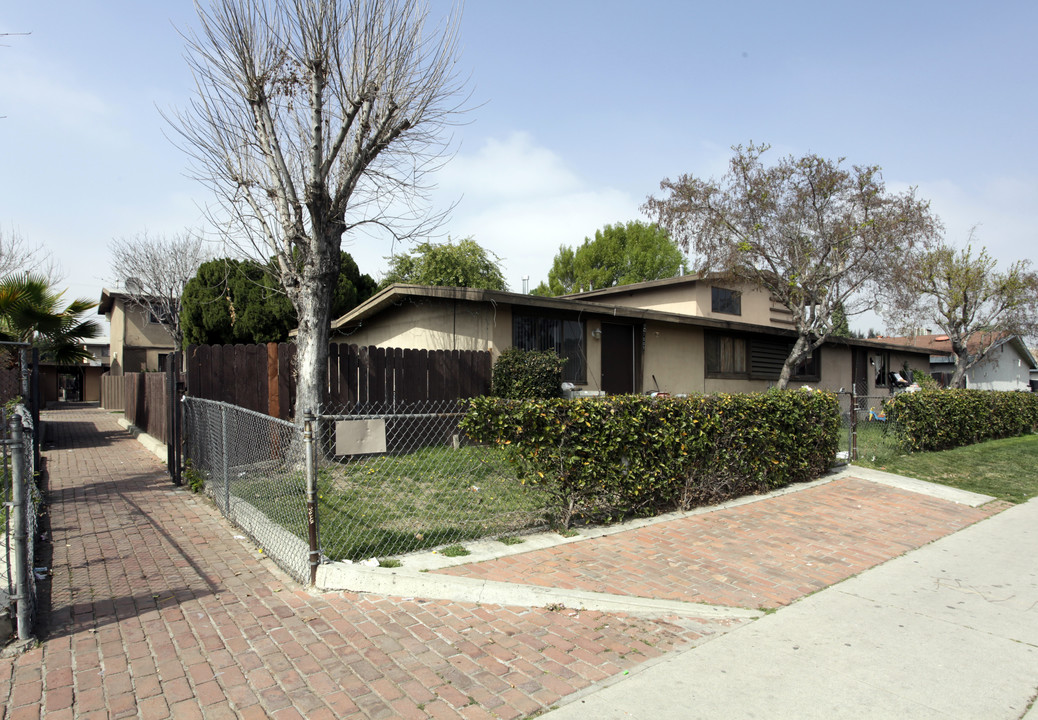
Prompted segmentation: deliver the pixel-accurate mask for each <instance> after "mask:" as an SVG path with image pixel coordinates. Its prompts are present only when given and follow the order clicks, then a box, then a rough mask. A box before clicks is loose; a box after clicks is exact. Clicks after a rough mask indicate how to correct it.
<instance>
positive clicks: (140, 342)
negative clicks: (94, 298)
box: [107, 298, 173, 375]
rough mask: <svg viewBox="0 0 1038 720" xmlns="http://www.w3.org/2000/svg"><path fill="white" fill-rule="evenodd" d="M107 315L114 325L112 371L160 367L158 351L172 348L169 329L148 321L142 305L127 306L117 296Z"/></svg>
mask: <svg viewBox="0 0 1038 720" xmlns="http://www.w3.org/2000/svg"><path fill="white" fill-rule="evenodd" d="M107 318H108V321H109V323H110V325H111V335H110V340H111V343H110V348H111V363H112V370H111V372H112V374H113V375H122V374H123V373H129V372H144V371H155V370H158V369H159V355H161V354H165V353H170V352H173V340H172V338H170V336H169V333H168V332H166V330H165V329H164V328H163V327H162V326H161V325H158V324H156V323H149V322H148V318H147V316H146V315H145V313H144V311H142V310H141V309H140V308H137V307H130V306H127V305H126V303H124V302H123V300H122V299H120V298H116V299H115V301H114V302H113V303H112V311H111V312H110V313H108V315H107Z"/></svg>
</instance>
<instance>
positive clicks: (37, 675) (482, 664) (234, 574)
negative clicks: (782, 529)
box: [0, 407, 709, 720]
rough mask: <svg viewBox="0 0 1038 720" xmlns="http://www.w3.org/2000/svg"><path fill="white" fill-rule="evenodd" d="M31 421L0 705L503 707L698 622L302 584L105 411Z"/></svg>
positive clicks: (629, 656)
mask: <svg viewBox="0 0 1038 720" xmlns="http://www.w3.org/2000/svg"><path fill="white" fill-rule="evenodd" d="M44 422H45V423H46V425H47V426H48V429H49V437H50V439H51V440H52V441H53V443H52V445H50V446H49V447H46V448H45V458H46V468H47V471H48V475H49V493H50V495H49V497H50V507H49V513H50V527H51V539H52V542H53V560H52V572H53V577H52V578H51V580H50V583H49V585H50V588H49V594H50V597H49V600H47V598H46V597H45V598H44V612H43V613H42V617H41V628H40V630H39V636H40V638H41V640H42V642H41V644H40V645H39V646H38V647H36V648H35V649H33V650H31V651H30V652H28V653H26V654H24V655H21V656H19V657H17V658H15V659H3V660H0V718H5V719H6V718H11V719H12V720H14V719H21V718H40V717H46V718H47V719H48V720H64V719H65V718H83V719H86V718H123V717H140V718H149V719H150V718H155V719H159V718H170V717H172V718H202V717H204V718H230V717H243V718H260V717H274V718H300V717H306V718H311V719H319V718H335V717H370V718H424V717H464V718H490V717H501V718H514V717H521V716H524V715H527V714H529V713H533V712H536V711H538V710H541V709H544V708H546V707H548V706H550V705H551V704H553V703H554V702H556V701H557V700H559V699H560V698H561V697H562V696H565V695H567V694H569V693H572V692H574V691H575V690H578V689H580V688H583V687H586V686H588V685H589V684H591V683H594V682H596V681H600V680H602V679H604V678H607V677H609V676H611V675H615V674H617V673H620V672H624V671H626V670H629V669H631V668H634V667H636V666H637V665H639V664H640V663H643V662H644V661H646V660H648V659H651V658H654V657H658V656H660V655H662V654H663V653H666V652H668V651H669V650H671V649H673V648H676V647H679V646H687V645H689V644H691V643H693V642H695V641H696V640H697V638H699V636H700V634H701V633H703V632H708V631H709V626H707V625H705V624H704V625H699V626H694V627H692V626H689V625H682V624H677V623H668V622H666V621H649V620H641V619H634V618H628V617H620V616H616V615H605V614H603V613H597V612H579V613H578V612H576V611H572V610H562V611H551V610H548V609H522V608H504V607H497V606H491V605H467V604H462V603H451V602H444V601H426V600H422V599H414V598H385V597H378V596H370V595H356V594H327V595H321V596H317V595H313V594H310V593H308V592H306V591H304V590H302V589H300V588H299V587H298V586H296V585H294V584H293V583H291V582H289V581H287V580H286V579H285V578H284V576H283V575H282V574H280V573H279V572H277V571H276V570H275V569H274V568H273V567H272V566H271V564H270V561H269V560H267V559H265V558H262V556H260V554H259V553H258V552H257V551H256V549H255V548H253V547H252V546H250V545H248V544H246V543H244V542H242V541H241V540H238V539H236V538H235V535H236V531H235V530H234V529H233V528H232V527H230V526H229V525H228V524H227V523H226V522H225V521H224V520H223V519H222V518H221V517H220V516H219V514H218V513H217V512H216V510H215V509H214V508H213V507H212V506H211V505H210V504H209V503H208V502H207V501H206V500H205V499H203V498H200V497H196V496H193V495H191V494H190V493H188V492H186V491H184V490H176V489H174V488H173V487H172V486H171V485H170V483H169V481H168V479H167V478H166V475H165V472H164V471H163V469H162V466H161V465H160V464H159V463H158V462H157V461H156V460H155V458H154V457H153V456H151V455H150V454H148V453H147V452H146V451H144V450H143V449H142V448H141V446H140V445H139V444H138V443H137V442H136V441H135V440H133V439H131V438H130V437H129V435H128V434H127V433H125V432H124V431H122V430H121V429H119V427H118V425H117V424H116V420H115V416H113V415H112V414H111V413H107V412H104V411H100V410H97V409H93V408H89V407H86V408H76V409H62V410H55V411H50V412H46V413H44ZM47 585H48V583H42V586H43V588H44V592H46V591H47V589H48V588H47ZM693 625H694V624H693Z"/></svg>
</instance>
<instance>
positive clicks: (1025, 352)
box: [881, 334, 1038, 391]
mask: <svg viewBox="0 0 1038 720" xmlns="http://www.w3.org/2000/svg"><path fill="white" fill-rule="evenodd" d="M881 342H884V343H887V344H892V345H898V346H903V347H916V348H919V349H922V350H926V351H927V352H928V353H929V354H930V358H929V362H930V374H932V375H933V376H934V377H937V378H938V380H939V381H942V382H941V384H942V385H947V383H948V382H949V381H950V380H951V376H952V373H953V372H954V371H955V355H954V353H953V352H952V346H951V338H949V337H948V336H947V335H932V334H925V335H913V336H909V337H892V338H883V339H882V340H881ZM981 343H983V345H991V349H990V350H989V351H988V353H987V355H985V356H984V357H983V358H982V359H981V360H980V361H979V362H978V363H977V364H975V365H974V366H973V367H971V368H970V369H969V370H967V371H966V378H965V381H966V387H967V388H972V389H975V390H1022V391H1027V390H1030V389H1031V378H1032V377H1033V375H1032V373H1036V372H1038V362H1036V361H1035V356H1034V353H1032V352H1031V351H1030V350H1029V349H1028V347H1027V345H1026V343H1025V342H1024V340H1023V338H1021V337H1020V336H1019V335H1000V336H992V335H988V334H984V335H982V336H980V337H977V338H970V340H969V341H968V343H967V347H968V348H969V350H970V352H977V351H979V349H980V348H981V347H982V345H981Z"/></svg>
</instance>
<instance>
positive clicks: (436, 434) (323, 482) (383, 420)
mask: <svg viewBox="0 0 1038 720" xmlns="http://www.w3.org/2000/svg"><path fill="white" fill-rule="evenodd" d="M464 414H465V403H464V401H457V400H447V401H431V402H425V403H418V404H411V405H408V406H406V407H401V406H400V405H399V404H398V405H397V406H395V407H390V406H388V405H387V406H369V407H366V408H358V407H352V408H349V411H348V412H347V411H346V409H345V408H341V409H340V410H339V411H325V412H324V413H322V414H321V415H319V416H318V418H317V438H318V448H319V451H320V452H319V454H318V471H317V486H318V491H319V492H318V494H319V498H318V508H319V517H320V522H321V550H322V552H323V553H324V554H325V556H327V557H328V558H330V559H333V560H363V559H367V558H371V557H386V556H388V555H400V554H403V553H408V552H414V551H417V550H422V549H428V548H435V547H439V546H443V545H450V544H453V543H458V542H461V541H464V540H471V539H475V538H486V537H502V536H506V535H514V534H517V533H522V532H527V531H531V530H533V529H536V528H543V527H545V525H546V520H545V518H546V512H545V507H544V501H543V498H542V497H541V493H539V492H537V491H536V489H534V488H531V487H530V486H528V485H524V484H523V483H521V482H520V481H519V480H518V479H517V478H516V474H515V471H514V469H513V467H512V466H511V464H510V463H509V462H508V459H507V457H506V455H505V452H504V451H503V450H502V449H500V448H496V447H488V446H483V445H475V444H473V443H471V442H470V441H469V440H468V438H467V437H466V436H465V434H464V432H462V431H461V429H460V428H459V423H460V422H461V419H462V417H463V416H464Z"/></svg>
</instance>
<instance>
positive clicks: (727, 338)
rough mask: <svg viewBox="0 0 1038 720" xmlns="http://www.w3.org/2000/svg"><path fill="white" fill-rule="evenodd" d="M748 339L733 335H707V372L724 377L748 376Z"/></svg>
mask: <svg viewBox="0 0 1038 720" xmlns="http://www.w3.org/2000/svg"><path fill="white" fill-rule="evenodd" d="M746 367H747V363H746V339H745V338H740V337H733V336H731V335H714V334H707V336H706V373H707V375H716V376H722V377H725V376H727V377H732V376H740V377H744V376H747V375H748V373H747V370H746Z"/></svg>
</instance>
